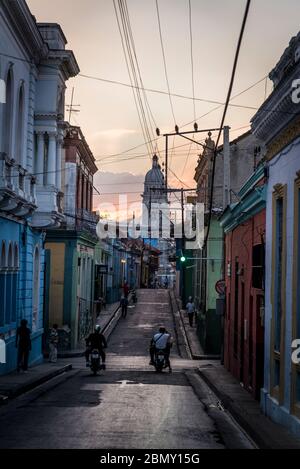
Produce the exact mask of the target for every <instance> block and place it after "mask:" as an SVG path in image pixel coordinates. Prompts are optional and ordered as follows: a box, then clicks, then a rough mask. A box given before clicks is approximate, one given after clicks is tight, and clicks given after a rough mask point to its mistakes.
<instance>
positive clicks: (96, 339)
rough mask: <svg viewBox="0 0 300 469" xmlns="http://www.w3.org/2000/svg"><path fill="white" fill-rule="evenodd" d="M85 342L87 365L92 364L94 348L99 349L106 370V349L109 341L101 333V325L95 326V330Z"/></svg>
mask: <svg viewBox="0 0 300 469" xmlns="http://www.w3.org/2000/svg"><path fill="white" fill-rule="evenodd" d="M85 342H86V347H87V348H86V351H85V358H86V366H87V367H88V366H90V354H91V352H92V350H95V349H97V350H98V351H99V354H100V357H101V360H102V368H103V370H105V368H106V366H105V359H106V355H105V352H104V349H105V348H107V342H106V339H105V337H104V335H103V334H102V333H101V327H100V326H99V325H97V326H95V329H94V332H93V333H92V334H90V335H89V336H88V338H87V339H86V340H85Z"/></svg>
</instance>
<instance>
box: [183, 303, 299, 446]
mask: <svg viewBox="0 0 300 469" xmlns="http://www.w3.org/2000/svg"><path fill="white" fill-rule="evenodd" d="M176 300H177V307H178V309H179V311H180V316H181V322H182V325H183V327H184V331H185V335H186V338H187V340H186V341H187V343H188V345H189V348H190V350H191V355H192V357H193V358H194V359H203V358H205V359H206V360H211V361H210V362H209V363H207V362H206V363H204V362H202V363H201V362H199V363H198V372H199V375H200V376H201V378H203V380H204V381H205V382H206V384H207V385H208V386H209V387H210V388H211V389H212V391H213V392H214V393H215V394H216V395H217V397H218V398H219V399H220V402H221V404H222V406H223V407H224V408H225V409H227V410H228V412H229V413H230V414H231V415H232V416H233V417H234V418H235V420H236V421H237V422H238V423H239V425H240V426H241V427H242V428H243V429H244V430H245V431H246V432H247V433H248V435H249V436H250V437H251V438H252V439H253V441H254V442H255V443H256V444H257V446H258V447H259V448H262V449H296V448H297V449H300V439H296V438H295V436H294V435H292V434H291V433H290V432H289V431H288V430H287V429H286V428H285V427H283V426H282V425H278V424H276V423H274V422H272V421H271V420H270V419H269V418H268V417H266V416H264V415H263V414H262V412H261V409H260V405H259V402H257V401H256V400H255V399H253V397H252V396H251V394H250V393H249V392H248V391H246V390H245V389H244V388H243V387H242V386H241V385H240V383H239V382H238V381H237V380H236V379H235V378H234V377H233V376H232V375H231V374H230V373H229V372H228V371H227V370H226V369H225V368H224V366H222V365H221V363H220V361H219V360H216V357H214V356H205V355H204V354H203V350H202V348H201V345H200V343H199V338H198V336H197V332H196V327H193V328H192V327H191V326H190V325H189V320H188V317H187V313H186V311H185V310H183V309H181V301H180V300H179V299H176ZM212 359H214V360H213V361H212Z"/></svg>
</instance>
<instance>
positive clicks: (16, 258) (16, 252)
mask: <svg viewBox="0 0 300 469" xmlns="http://www.w3.org/2000/svg"><path fill="white" fill-rule="evenodd" d="M14 268H15V269H18V268H19V247H18V245H17V243H15V246H14Z"/></svg>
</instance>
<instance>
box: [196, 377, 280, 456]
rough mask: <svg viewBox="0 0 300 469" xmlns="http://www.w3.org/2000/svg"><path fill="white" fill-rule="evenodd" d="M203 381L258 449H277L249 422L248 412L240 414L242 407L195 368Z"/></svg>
mask: <svg viewBox="0 0 300 469" xmlns="http://www.w3.org/2000/svg"><path fill="white" fill-rule="evenodd" d="M197 372H198V374H199V375H200V377H201V378H202V379H203V381H204V382H205V383H206V384H207V385H208V386H209V387H210V388H211V390H212V391H213V392H214V393H215V394H216V395H217V396H218V397H219V398H220V400H221V403H222V405H223V407H224V408H225V409H226V410H227V411H228V412H229V413H230V414H231V415H232V416H233V417H234V419H235V420H236V421H237V423H238V424H239V425H240V426H241V427H242V429H243V430H244V431H245V432H246V433H247V434H248V435H249V436H250V438H251V439H252V440H253V441H254V443H255V444H256V445H257V446H258V448H259V449H277V448H276V447H275V446H274V445H273V444H272V442H270V441H266V439H265V438H264V437H263V436H262V435H261V433H260V432H258V431H257V430H256V427H255V426H253V425H251V424H250V423H249V414H247V413H246V412H244V415H242V409H241V411H239V410H238V409H237V407H236V406H235V405H234V401H233V400H232V399H231V398H230V397H229V396H228V395H227V394H225V393H223V392H222V391H220V390H219V389H218V388H217V387H216V386H215V385H214V384H213V383H212V381H211V380H210V379H209V378H208V377H207V376H206V375H205V374H204V373H202V371H201V370H200V369H198V370H197Z"/></svg>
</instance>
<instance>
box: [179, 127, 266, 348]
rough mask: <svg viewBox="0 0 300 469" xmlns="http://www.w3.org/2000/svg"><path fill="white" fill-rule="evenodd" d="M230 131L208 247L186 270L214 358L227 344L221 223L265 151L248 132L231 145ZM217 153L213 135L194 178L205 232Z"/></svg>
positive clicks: (221, 152)
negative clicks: (220, 305)
mask: <svg viewBox="0 0 300 469" xmlns="http://www.w3.org/2000/svg"><path fill="white" fill-rule="evenodd" d="M229 130H230V129H229V128H228V127H225V129H224V138H225V139H226V141H227V143H228V144H227V146H226V147H225V145H224V146H220V147H219V148H218V152H217V156H216V165H215V176H214V188H213V201H212V213H211V220H210V231H209V236H208V239H207V243H206V246H205V247H204V249H203V250H199V251H194V253H191V256H193V255H194V257H196V259H197V260H195V262H193V264H194V266H195V267H194V269H189V270H186V272H187V275H188V276H189V278H188V280H187V281H186V282H185V285H186V286H187V294H186V297H187V296H188V295H191V296H193V297H194V298H195V303H196V306H197V309H198V313H199V321H198V333H199V337H200V342H201V345H202V347H203V349H204V351H205V352H207V353H213V354H219V353H220V352H221V347H222V340H223V330H222V318H221V315H220V314H219V311H217V306H216V305H217V301H218V300H219V295H218V293H217V292H216V289H215V286H216V283H217V282H218V281H219V280H224V263H223V259H224V243H223V229H222V227H221V226H220V221H219V219H220V216H221V214H222V212H223V210H224V209H225V208H226V207H227V205H228V204H231V202H235V201H236V200H237V195H236V194H237V193H238V192H239V190H240V188H241V187H242V185H243V184H244V182H245V181H246V180H247V178H248V177H249V176H250V174H251V173H252V172H253V169H254V168H255V167H256V165H257V162H258V160H259V157H260V156H259V155H260V151H261V149H260V142H259V140H258V139H257V138H256V137H254V136H253V135H252V134H251V132H246V133H245V134H243V135H241V136H239V137H238V138H236V139H234V140H232V141H231V142H230V143H229ZM214 151H215V143H214V141H213V140H212V139H211V133H210V134H209V135H208V138H207V139H206V142H205V148H204V150H203V153H202V154H201V155H200V156H199V160H198V165H197V167H196V170H195V177H194V179H195V181H196V183H197V194H198V202H200V203H203V204H204V209H205V221H204V225H205V230H207V225H208V216H209V215H208V214H209V209H210V200H211V185H212V169H213V158H214ZM191 262H192V261H191ZM188 285H189V287H188ZM185 299H186V298H185Z"/></svg>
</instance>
